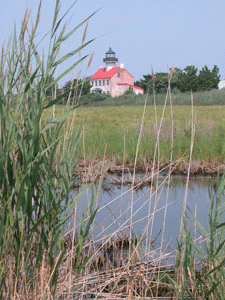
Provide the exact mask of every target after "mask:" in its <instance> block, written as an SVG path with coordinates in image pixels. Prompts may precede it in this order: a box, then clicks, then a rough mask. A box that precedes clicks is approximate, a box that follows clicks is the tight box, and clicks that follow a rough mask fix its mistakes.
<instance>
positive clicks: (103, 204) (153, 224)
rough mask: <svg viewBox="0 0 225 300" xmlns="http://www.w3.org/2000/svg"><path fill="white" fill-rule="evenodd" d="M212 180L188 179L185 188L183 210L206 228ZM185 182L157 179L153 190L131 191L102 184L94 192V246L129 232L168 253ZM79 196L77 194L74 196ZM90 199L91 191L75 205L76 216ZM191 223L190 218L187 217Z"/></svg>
mask: <svg viewBox="0 0 225 300" xmlns="http://www.w3.org/2000/svg"><path fill="white" fill-rule="evenodd" d="M214 182H215V180H214V179H212V178H206V177H195V178H191V179H190V180H189V182H188V186H187V207H188V208H189V209H190V210H191V211H192V212H193V213H194V214H196V216H197V219H198V221H199V222H200V223H201V224H202V225H203V226H205V227H206V226H207V219H208V209H209V189H212V188H213V186H214ZM186 184H187V183H186V178H185V177H179V176H177V177H176V176H173V177H172V178H171V180H170V182H168V180H166V179H165V178H161V179H160V180H159V181H158V182H157V184H155V185H154V186H151V185H148V186H143V187H142V188H139V189H137V190H132V189H131V186H130V185H124V186H123V185H112V184H110V182H104V183H103V185H102V187H101V188H100V189H98V186H97V185H96V186H95V187H94V188H95V197H96V203H95V205H96V206H97V207H98V213H97V215H96V218H95V222H94V226H93V228H92V232H93V237H94V239H95V240H96V242H98V241H100V240H101V239H102V238H104V237H107V236H112V235H114V236H119V235H120V234H121V233H124V232H126V233H127V234H128V235H129V233H130V230H131V224H132V231H133V232H134V233H135V234H136V235H137V236H138V237H142V238H143V239H145V240H146V245H148V243H149V242H150V241H151V242H152V241H154V245H153V246H154V247H158V246H159V245H160V244H161V242H162V239H163V245H164V247H166V246H167V245H168V249H171V247H172V248H174V247H175V246H176V238H177V237H178V235H179V230H180V223H181V217H182V210H183V203H184V196H185V190H186ZM77 193H79V192H78V191H76V192H75V194H77ZM91 197H92V191H91V188H87V190H86V192H85V193H84V194H83V195H82V196H81V197H80V199H79V201H78V215H79V213H81V212H82V209H83V208H84V207H87V206H88V203H90V199H91ZM188 216H189V217H190V219H191V222H192V223H193V224H194V223H195V222H194V220H193V217H191V214H190V213H188Z"/></svg>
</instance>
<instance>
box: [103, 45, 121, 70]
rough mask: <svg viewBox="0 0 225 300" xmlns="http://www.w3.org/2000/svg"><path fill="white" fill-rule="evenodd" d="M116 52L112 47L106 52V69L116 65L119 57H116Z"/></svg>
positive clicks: (104, 59)
mask: <svg viewBox="0 0 225 300" xmlns="http://www.w3.org/2000/svg"><path fill="white" fill-rule="evenodd" d="M115 54H116V53H115V52H114V51H113V50H112V49H111V48H109V50H108V51H107V52H106V54H105V58H103V62H104V63H105V64H106V71H108V70H110V69H111V68H112V67H115V66H116V63H117V62H118V58H116V57H115Z"/></svg>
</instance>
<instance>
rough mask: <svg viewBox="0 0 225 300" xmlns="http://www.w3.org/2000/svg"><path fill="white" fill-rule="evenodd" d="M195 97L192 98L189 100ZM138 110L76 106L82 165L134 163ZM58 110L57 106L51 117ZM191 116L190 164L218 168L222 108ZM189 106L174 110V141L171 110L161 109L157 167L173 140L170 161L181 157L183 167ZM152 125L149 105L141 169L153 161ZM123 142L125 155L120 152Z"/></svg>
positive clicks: (223, 155)
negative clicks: (84, 161) (85, 162)
mask: <svg viewBox="0 0 225 300" xmlns="http://www.w3.org/2000/svg"><path fill="white" fill-rule="evenodd" d="M193 97H194V96H193ZM142 109H143V107H141V106H108V107H105V106H103V107H79V108H78V110H77V112H76V119H75V122H74V130H77V129H78V128H79V129H80V130H81V131H83V133H84V143H85V149H83V144H80V147H79V149H78V156H79V158H80V159H83V156H84V150H85V157H86V159H87V160H94V159H98V160H102V159H103V157H105V159H108V160H111V161H115V160H116V161H118V162H119V163H120V164H122V161H123V160H125V162H127V163H130V164H131V165H133V164H134V158H135V152H136V145H137V141H138V135H139V128H140V124H141V116H142ZM60 111H62V107H61V106H57V107H56V113H59V112H60ZM162 111H163V106H158V105H157V106H156V113H157V118H158V119H159V118H160V116H161V115H162ZM194 111H195V114H196V124H195V141H196V143H195V144H194V147H193V153H192V161H193V163H195V165H196V166H197V165H199V171H201V166H203V165H204V164H207V163H209V164H212V165H213V166H214V165H216V166H218V165H220V164H223V162H224V159H225V148H224V145H225V136H224V132H225V126H224V124H225V120H224V116H225V106H194ZM190 115H191V106H174V105H173V123H174V124H173V136H171V130H172V125H171V124H172V123H171V122H172V119H171V115H170V108H169V107H168V106H166V108H165V113H164V118H163V121H162V124H161V130H160V164H162V165H164V164H166V163H168V161H169V159H170V153H171V142H172V139H173V159H174V160H178V159H180V158H181V157H183V158H184V161H185V162H186V163H188V157H189V155H190V152H189V150H190V143H191V142H190V137H191V121H190ZM156 140H157V126H156V123H155V112H154V106H152V105H147V107H146V112H145V119H144V127H143V132H142V139H141V143H140V146H139V152H138V159H137V165H138V166H142V167H143V166H145V165H146V163H147V162H149V163H150V162H151V161H152V160H153V156H154V151H155V142H156ZM124 143H125V152H124Z"/></svg>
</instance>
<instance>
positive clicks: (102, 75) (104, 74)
mask: <svg viewBox="0 0 225 300" xmlns="http://www.w3.org/2000/svg"><path fill="white" fill-rule="evenodd" d="M119 70H120V67H113V68H111V69H110V70H108V71H106V68H100V69H98V71H97V72H96V73H95V74H94V75H92V76H91V80H92V79H107V78H112V77H113V75H115V74H116V73H117V72H118V71H119Z"/></svg>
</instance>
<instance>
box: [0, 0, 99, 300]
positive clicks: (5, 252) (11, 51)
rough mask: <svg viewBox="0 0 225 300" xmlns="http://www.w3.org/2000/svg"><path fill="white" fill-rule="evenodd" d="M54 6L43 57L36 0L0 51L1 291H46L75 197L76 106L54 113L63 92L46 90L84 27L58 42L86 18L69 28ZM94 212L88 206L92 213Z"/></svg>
mask: <svg viewBox="0 0 225 300" xmlns="http://www.w3.org/2000/svg"><path fill="white" fill-rule="evenodd" d="M59 6H60V1H59V0H56V3H55V10H54V16H53V22H52V27H51V29H50V33H49V34H48V35H47V37H48V36H49V42H48V44H49V49H48V55H47V57H45V58H44V57H43V56H42V55H40V54H39V46H38V42H36V36H37V30H38V25H39V20H40V14H41V1H40V4H39V8H38V11H37V16H36V20H35V23H34V24H33V25H32V28H31V29H29V24H30V18H29V12H28V10H27V11H26V13H25V16H24V19H23V22H22V25H21V30H20V32H19V33H17V32H16V29H15V30H14V33H13V35H12V37H11V39H10V41H9V43H8V44H7V46H6V47H4V46H3V47H2V52H1V53H2V54H1V61H0V153H1V155H0V298H1V299H47V298H48V299H50V298H49V297H50V296H51V297H52V295H53V294H54V293H55V291H56V287H57V281H58V278H59V270H60V266H61V262H62V261H63V259H64V256H65V253H66V248H65V243H64V241H63V238H62V237H63V234H62V232H63V228H64V224H65V222H66V220H67V219H68V217H69V216H70V214H71V210H72V209H73V207H74V202H75V201H73V199H71V196H70V191H71V185H72V175H73V172H74V169H73V168H74V165H75V160H76V150H77V144H78V140H79V136H78V134H77V133H72V131H71V130H70V128H68V127H65V124H64V121H65V119H66V117H67V116H68V114H70V113H73V112H74V107H71V106H70V108H68V109H65V111H64V113H62V114H61V115H60V116H58V117H57V118H55V117H54V105H55V104H56V103H58V102H59V101H60V100H61V99H62V97H65V96H68V94H67V95H66V94H63V95H57V96H55V97H54V95H53V97H52V98H51V99H50V100H49V98H48V97H47V91H48V90H49V89H51V88H52V87H54V86H55V85H56V84H57V82H58V81H59V80H60V79H62V78H63V77H64V76H65V75H66V74H68V73H69V72H70V71H71V70H72V69H73V68H74V67H75V66H77V65H78V64H79V63H80V62H81V61H82V60H84V58H85V57H84V56H82V55H79V57H78V58H76V59H75V62H74V63H73V64H72V65H71V66H70V67H69V68H67V69H65V68H64V71H63V72H62V73H61V74H59V75H56V69H57V67H58V66H59V65H61V64H63V63H64V62H65V61H66V60H67V59H68V58H70V57H72V56H74V55H75V54H79V53H80V51H81V50H82V48H84V47H85V46H87V45H88V44H89V43H90V42H91V41H88V42H85V35H86V32H84V36H83V41H82V44H81V45H80V46H78V47H77V48H76V49H75V50H72V51H71V52H70V53H67V54H66V55H64V56H62V57H59V50H60V47H61V44H62V43H63V42H64V41H66V40H67V39H68V38H69V37H70V36H72V35H73V34H74V32H76V31H77V30H78V29H79V28H80V27H81V26H82V25H83V24H85V23H86V22H87V21H88V19H89V18H90V17H88V18H87V19H86V20H84V21H83V22H81V23H80V24H79V25H77V26H76V27H74V28H73V29H72V30H71V31H69V32H67V33H66V25H65V24H62V23H63V22H64V17H65V15H66V14H67V13H68V12H69V11H70V10H69V11H67V13H66V14H65V15H64V16H63V17H59ZM71 8H72V7H71ZM85 30H86V28H85ZM41 51H42V50H41ZM50 79H52V80H50ZM46 108H52V114H49V115H48V118H47V119H46V117H45V119H44V120H43V119H42V116H43V112H44V111H45V110H46ZM94 214H95V213H94V212H93V211H92V216H91V217H92V218H91V219H90V220H93V217H94ZM83 227H84V229H83V231H81V232H80V235H79V234H78V233H77V235H76V238H77V241H79V238H81V239H82V234H83V236H86V235H87V232H88V228H89V227H90V222H89V224H88V225H87V227H85V224H84V226H83ZM84 233H85V234H84ZM64 275H65V276H66V274H64Z"/></svg>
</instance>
